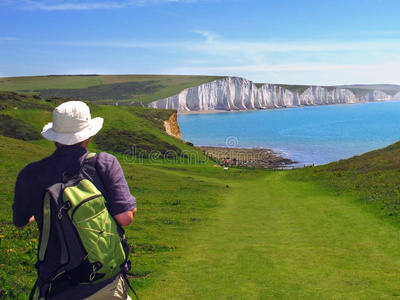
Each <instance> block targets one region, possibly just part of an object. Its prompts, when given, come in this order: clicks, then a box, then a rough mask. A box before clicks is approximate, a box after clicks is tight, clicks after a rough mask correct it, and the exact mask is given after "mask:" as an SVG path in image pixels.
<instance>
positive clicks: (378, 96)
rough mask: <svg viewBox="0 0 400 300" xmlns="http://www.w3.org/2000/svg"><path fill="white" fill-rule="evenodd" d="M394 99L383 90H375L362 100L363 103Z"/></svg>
mask: <svg viewBox="0 0 400 300" xmlns="http://www.w3.org/2000/svg"><path fill="white" fill-rule="evenodd" d="M392 99H393V98H392V96H390V95H388V94H386V93H385V92H383V91H381V90H373V91H371V92H369V93H368V94H366V95H364V96H362V97H361V98H360V100H361V101H385V100H392Z"/></svg>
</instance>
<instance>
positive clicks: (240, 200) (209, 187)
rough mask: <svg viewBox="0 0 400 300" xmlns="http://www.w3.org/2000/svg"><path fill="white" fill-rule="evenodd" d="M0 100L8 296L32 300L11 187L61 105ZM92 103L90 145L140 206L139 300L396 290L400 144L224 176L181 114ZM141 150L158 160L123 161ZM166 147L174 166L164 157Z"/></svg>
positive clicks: (42, 151) (44, 144)
mask: <svg viewBox="0 0 400 300" xmlns="http://www.w3.org/2000/svg"><path fill="white" fill-rule="evenodd" d="M0 101H1V102H0V104H2V105H1V107H2V110H1V111H0V120H3V123H0V129H1V132H0V164H1V166H2V167H1V168H0V198H1V199H2V201H1V202H0V225H1V226H0V298H1V299H26V298H27V296H28V294H29V291H30V289H31V286H32V284H33V283H34V280H35V276H36V275H35V272H34V268H33V264H34V262H35V260H36V249H37V245H38V233H37V227H36V225H33V226H32V225H31V226H28V227H26V228H25V229H23V230H17V229H15V227H14V226H13V225H12V212H11V204H12V202H13V188H14V184H15V179H16V176H17V174H18V172H19V171H20V170H21V169H22V168H23V167H24V166H25V165H26V164H28V163H29V162H32V161H37V160H39V159H41V158H43V157H45V156H47V155H49V154H51V153H52V152H53V151H54V145H53V143H51V142H48V141H46V140H44V139H42V138H40V137H39V138H38V136H37V135H35V133H37V132H38V131H40V130H41V128H42V126H43V125H44V124H45V123H47V122H48V121H50V119H51V111H52V109H53V108H54V107H55V105H57V104H58V103H60V102H61V101H63V100H62V99H52V101H50V102H46V101H44V100H42V99H40V98H38V97H34V96H32V97H31V96H26V95H20V94H17V93H2V94H1V96H0ZM89 105H90V106H91V109H92V114H93V116H94V117H96V116H102V117H104V118H105V124H104V128H103V130H102V131H101V132H104V133H105V134H103V135H99V139H98V140H97V139H94V140H93V142H91V144H90V145H89V147H90V150H91V151H96V152H98V151H104V150H108V151H111V152H112V153H113V154H114V155H116V157H117V158H118V159H119V161H120V162H121V165H122V167H123V169H124V173H125V175H126V178H127V181H128V183H129V186H130V188H131V192H132V194H133V195H135V196H136V198H137V201H138V214H137V215H136V217H135V220H134V222H133V224H132V225H131V226H130V227H128V228H127V230H126V236H127V238H128V241H129V244H130V245H131V248H132V252H131V255H130V259H131V260H132V261H133V264H132V265H133V268H132V270H131V271H130V272H129V277H130V279H131V283H132V284H133V286H134V287H135V289H136V291H137V292H138V294H139V297H140V299H151V300H154V299H220V298H224V299H234V298H235V299H265V298H271V299H299V298H301V299H316V300H317V299H332V300H334V299H354V300H356V299H392V298H393V296H394V295H398V287H399V286H398V282H399V280H400V275H399V272H398V269H399V268H400V253H399V251H398V249H400V240H399V239H398V232H399V225H400V223H399V221H400V219H399V218H398V217H397V216H398V214H396V213H397V210H398V209H397V207H398V205H395V204H396V203H398V199H397V198H398V195H397V193H398V191H399V187H400V180H399V179H400V175H399V174H400V173H399V172H398V171H397V170H396V169H397V168H398V167H399V166H400V144H399V143H397V144H394V145H392V146H389V147H387V148H385V149H382V150H377V151H374V152H370V153H367V154H365V155H362V156H359V157H354V158H352V159H349V160H344V161H340V162H337V163H332V164H329V165H326V166H320V167H315V168H306V169H301V170H296V171H277V172H273V171H265V170H260V169H236V168H229V170H223V168H220V167H219V166H216V165H214V164H213V163H212V162H206V161H204V160H205V157H204V156H202V154H201V153H199V152H198V151H197V150H196V149H194V148H192V147H190V146H189V145H187V144H186V143H184V142H182V141H180V140H178V139H175V138H173V137H171V136H168V135H167V134H166V133H165V129H164V126H163V122H164V121H165V120H167V119H169V118H170V115H171V113H173V111H166V110H150V109H145V108H140V107H115V106H100V105H97V104H93V103H89ZM113 133H114V134H113ZM14 134H16V135H15V136H14V137H17V138H18V139H16V138H14V137H13V135H14ZM132 144H133V145H137V147H138V148H140V149H142V150H143V151H146V152H145V153H147V154H150V153H152V154H154V153H160V155H161V157H156V156H154V155H144V156H143V158H142V159H139V158H140V156H131V155H130V154H132V152H128V153H127V154H128V155H124V154H126V150H128V151H131V150H132V147H131V145H132ZM167 148H168V149H169V150H171V149H172V150H173V151H175V152H174V153H177V156H176V157H175V158H177V160H174V159H171V157H170V156H168V155H164V156H163V155H162V152H163V151H164V150H165V149H167ZM150 149H151V151H150ZM156 149H157V150H156ZM148 151H150V152H148ZM164 153H165V154H166V152H164ZM371 203H372V204H373V205H370V204H371ZM131 296H133V295H131Z"/></svg>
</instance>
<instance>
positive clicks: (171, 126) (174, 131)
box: [164, 110, 182, 139]
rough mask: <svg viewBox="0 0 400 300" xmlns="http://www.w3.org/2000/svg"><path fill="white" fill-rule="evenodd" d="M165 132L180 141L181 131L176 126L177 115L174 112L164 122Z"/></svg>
mask: <svg viewBox="0 0 400 300" xmlns="http://www.w3.org/2000/svg"><path fill="white" fill-rule="evenodd" d="M164 127H165V132H166V133H167V134H168V135H170V136H173V137H175V138H177V139H182V133H181V129H180V128H179V125H178V113H177V111H176V110H175V111H174V112H173V113H172V115H171V116H170V117H169V119H168V120H165V121H164Z"/></svg>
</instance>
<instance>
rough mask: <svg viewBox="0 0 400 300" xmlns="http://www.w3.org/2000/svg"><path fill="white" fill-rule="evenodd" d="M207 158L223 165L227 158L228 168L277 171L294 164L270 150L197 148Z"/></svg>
mask: <svg viewBox="0 0 400 300" xmlns="http://www.w3.org/2000/svg"><path fill="white" fill-rule="evenodd" d="M197 148H199V149H200V150H202V151H203V152H204V153H205V154H206V155H207V156H208V157H210V158H212V159H213V160H215V161H216V162H218V163H220V164H223V162H224V159H225V158H228V157H229V161H230V162H229V165H230V166H238V167H255V168H268V169H277V168H282V167H284V168H285V167H286V168H287V167H290V166H293V165H294V164H295V163H296V162H295V161H292V160H290V159H288V158H283V157H281V156H279V154H277V153H275V152H274V151H272V150H271V149H265V148H251V149H247V148H230V147H206V146H202V147H197Z"/></svg>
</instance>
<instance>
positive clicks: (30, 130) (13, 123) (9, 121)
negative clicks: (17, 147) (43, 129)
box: [0, 115, 42, 141]
mask: <svg viewBox="0 0 400 300" xmlns="http://www.w3.org/2000/svg"><path fill="white" fill-rule="evenodd" d="M0 134H1V135H4V136H7V137H10V138H14V139H18V140H23V141H31V140H39V139H41V138H42V136H41V135H40V134H39V132H37V131H36V129H35V128H34V127H33V126H32V125H31V124H29V123H27V122H24V121H21V120H18V119H15V118H13V117H11V116H8V115H0Z"/></svg>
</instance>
